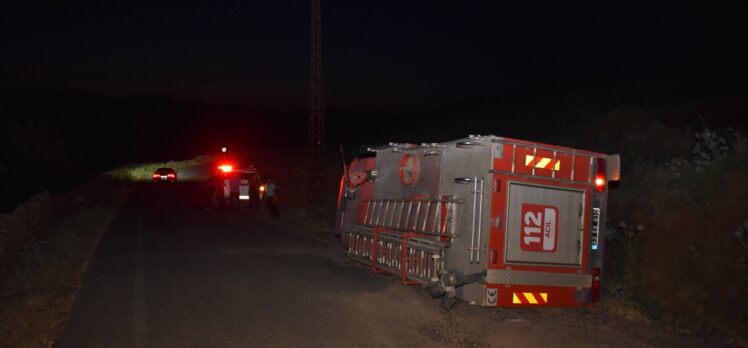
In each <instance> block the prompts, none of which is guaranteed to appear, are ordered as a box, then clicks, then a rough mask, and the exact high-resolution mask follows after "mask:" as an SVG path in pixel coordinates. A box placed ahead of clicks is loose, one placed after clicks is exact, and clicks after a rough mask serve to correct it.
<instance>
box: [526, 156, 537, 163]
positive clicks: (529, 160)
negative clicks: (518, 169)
mask: <svg viewBox="0 0 748 348" xmlns="http://www.w3.org/2000/svg"><path fill="white" fill-rule="evenodd" d="M534 159H535V156H533V155H525V165H526V166H529V165H530V163H532V161H533V160H534Z"/></svg>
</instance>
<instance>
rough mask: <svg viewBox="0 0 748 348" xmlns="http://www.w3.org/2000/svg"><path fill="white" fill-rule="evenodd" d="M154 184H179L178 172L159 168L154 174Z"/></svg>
mask: <svg viewBox="0 0 748 348" xmlns="http://www.w3.org/2000/svg"><path fill="white" fill-rule="evenodd" d="M153 182H177V171H176V170H174V169H173V168H159V169H157V170H156V171H155V172H153Z"/></svg>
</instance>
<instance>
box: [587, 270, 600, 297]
mask: <svg viewBox="0 0 748 348" xmlns="http://www.w3.org/2000/svg"><path fill="white" fill-rule="evenodd" d="M591 275H592V288H591V289H590V303H595V302H597V301H600V290H601V289H600V287H601V285H602V284H601V281H600V268H597V267H595V268H593V269H592V272H591Z"/></svg>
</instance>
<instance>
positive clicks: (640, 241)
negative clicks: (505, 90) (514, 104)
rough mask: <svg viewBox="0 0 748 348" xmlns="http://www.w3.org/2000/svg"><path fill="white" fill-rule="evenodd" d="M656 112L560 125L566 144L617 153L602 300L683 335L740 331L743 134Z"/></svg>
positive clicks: (747, 198) (747, 208) (744, 294)
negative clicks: (678, 123)
mask: <svg viewBox="0 0 748 348" xmlns="http://www.w3.org/2000/svg"><path fill="white" fill-rule="evenodd" d="M658 116H660V115H659V111H657V110H654V111H645V110H642V109H639V108H634V107H622V108H618V109H616V110H614V111H612V112H611V113H610V114H608V115H607V116H606V117H605V118H603V119H601V120H600V121H599V123H597V124H593V125H590V126H587V127H575V128H572V129H569V130H566V131H565V132H564V133H565V134H570V135H572V134H573V136H570V137H569V138H568V139H566V140H565V142H566V143H567V144H569V145H572V146H579V147H583V148H590V149H594V150H599V151H604V152H608V153H620V154H621V155H622V163H623V170H624V172H623V175H622V180H621V182H620V184H619V186H618V188H616V189H612V190H611V191H610V201H609V215H610V216H609V217H608V218H609V221H608V235H607V241H606V247H607V251H606V268H605V270H606V274H605V277H604V278H605V281H604V284H605V291H606V295H607V296H606V300H605V303H604V304H605V307H606V308H607V309H609V310H611V311H612V312H614V313H616V314H620V315H622V316H624V317H627V318H629V319H632V320H644V321H646V320H654V321H658V322H661V323H662V324H664V325H665V327H666V328H667V329H671V330H673V331H677V332H679V333H681V334H686V335H718V336H725V337H734V338H737V339H741V338H742V339H746V333H747V332H748V267H747V265H748V263H747V260H748V181H746V180H745V178H746V170H747V169H748V168H747V167H748V142H747V141H746V137H745V134H744V133H742V132H741V131H739V130H737V129H735V128H730V127H724V128H721V129H711V128H709V126H708V122H707V121H706V119H704V118H702V121H701V122H700V123H701V124H700V125H698V126H691V127H675V126H666V125H663V124H661V123H658V122H656V121H653V120H656V119H658ZM580 135H581V136H580ZM584 135H593V136H591V137H587V138H585V137H584Z"/></svg>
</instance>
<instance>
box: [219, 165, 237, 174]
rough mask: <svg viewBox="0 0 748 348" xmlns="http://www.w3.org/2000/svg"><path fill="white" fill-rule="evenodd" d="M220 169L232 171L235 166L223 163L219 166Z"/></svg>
mask: <svg viewBox="0 0 748 348" xmlns="http://www.w3.org/2000/svg"><path fill="white" fill-rule="evenodd" d="M218 169H220V170H221V171H222V172H224V173H231V172H232V171H233V170H234V166H232V165H230V164H222V165H220V166H218Z"/></svg>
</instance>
